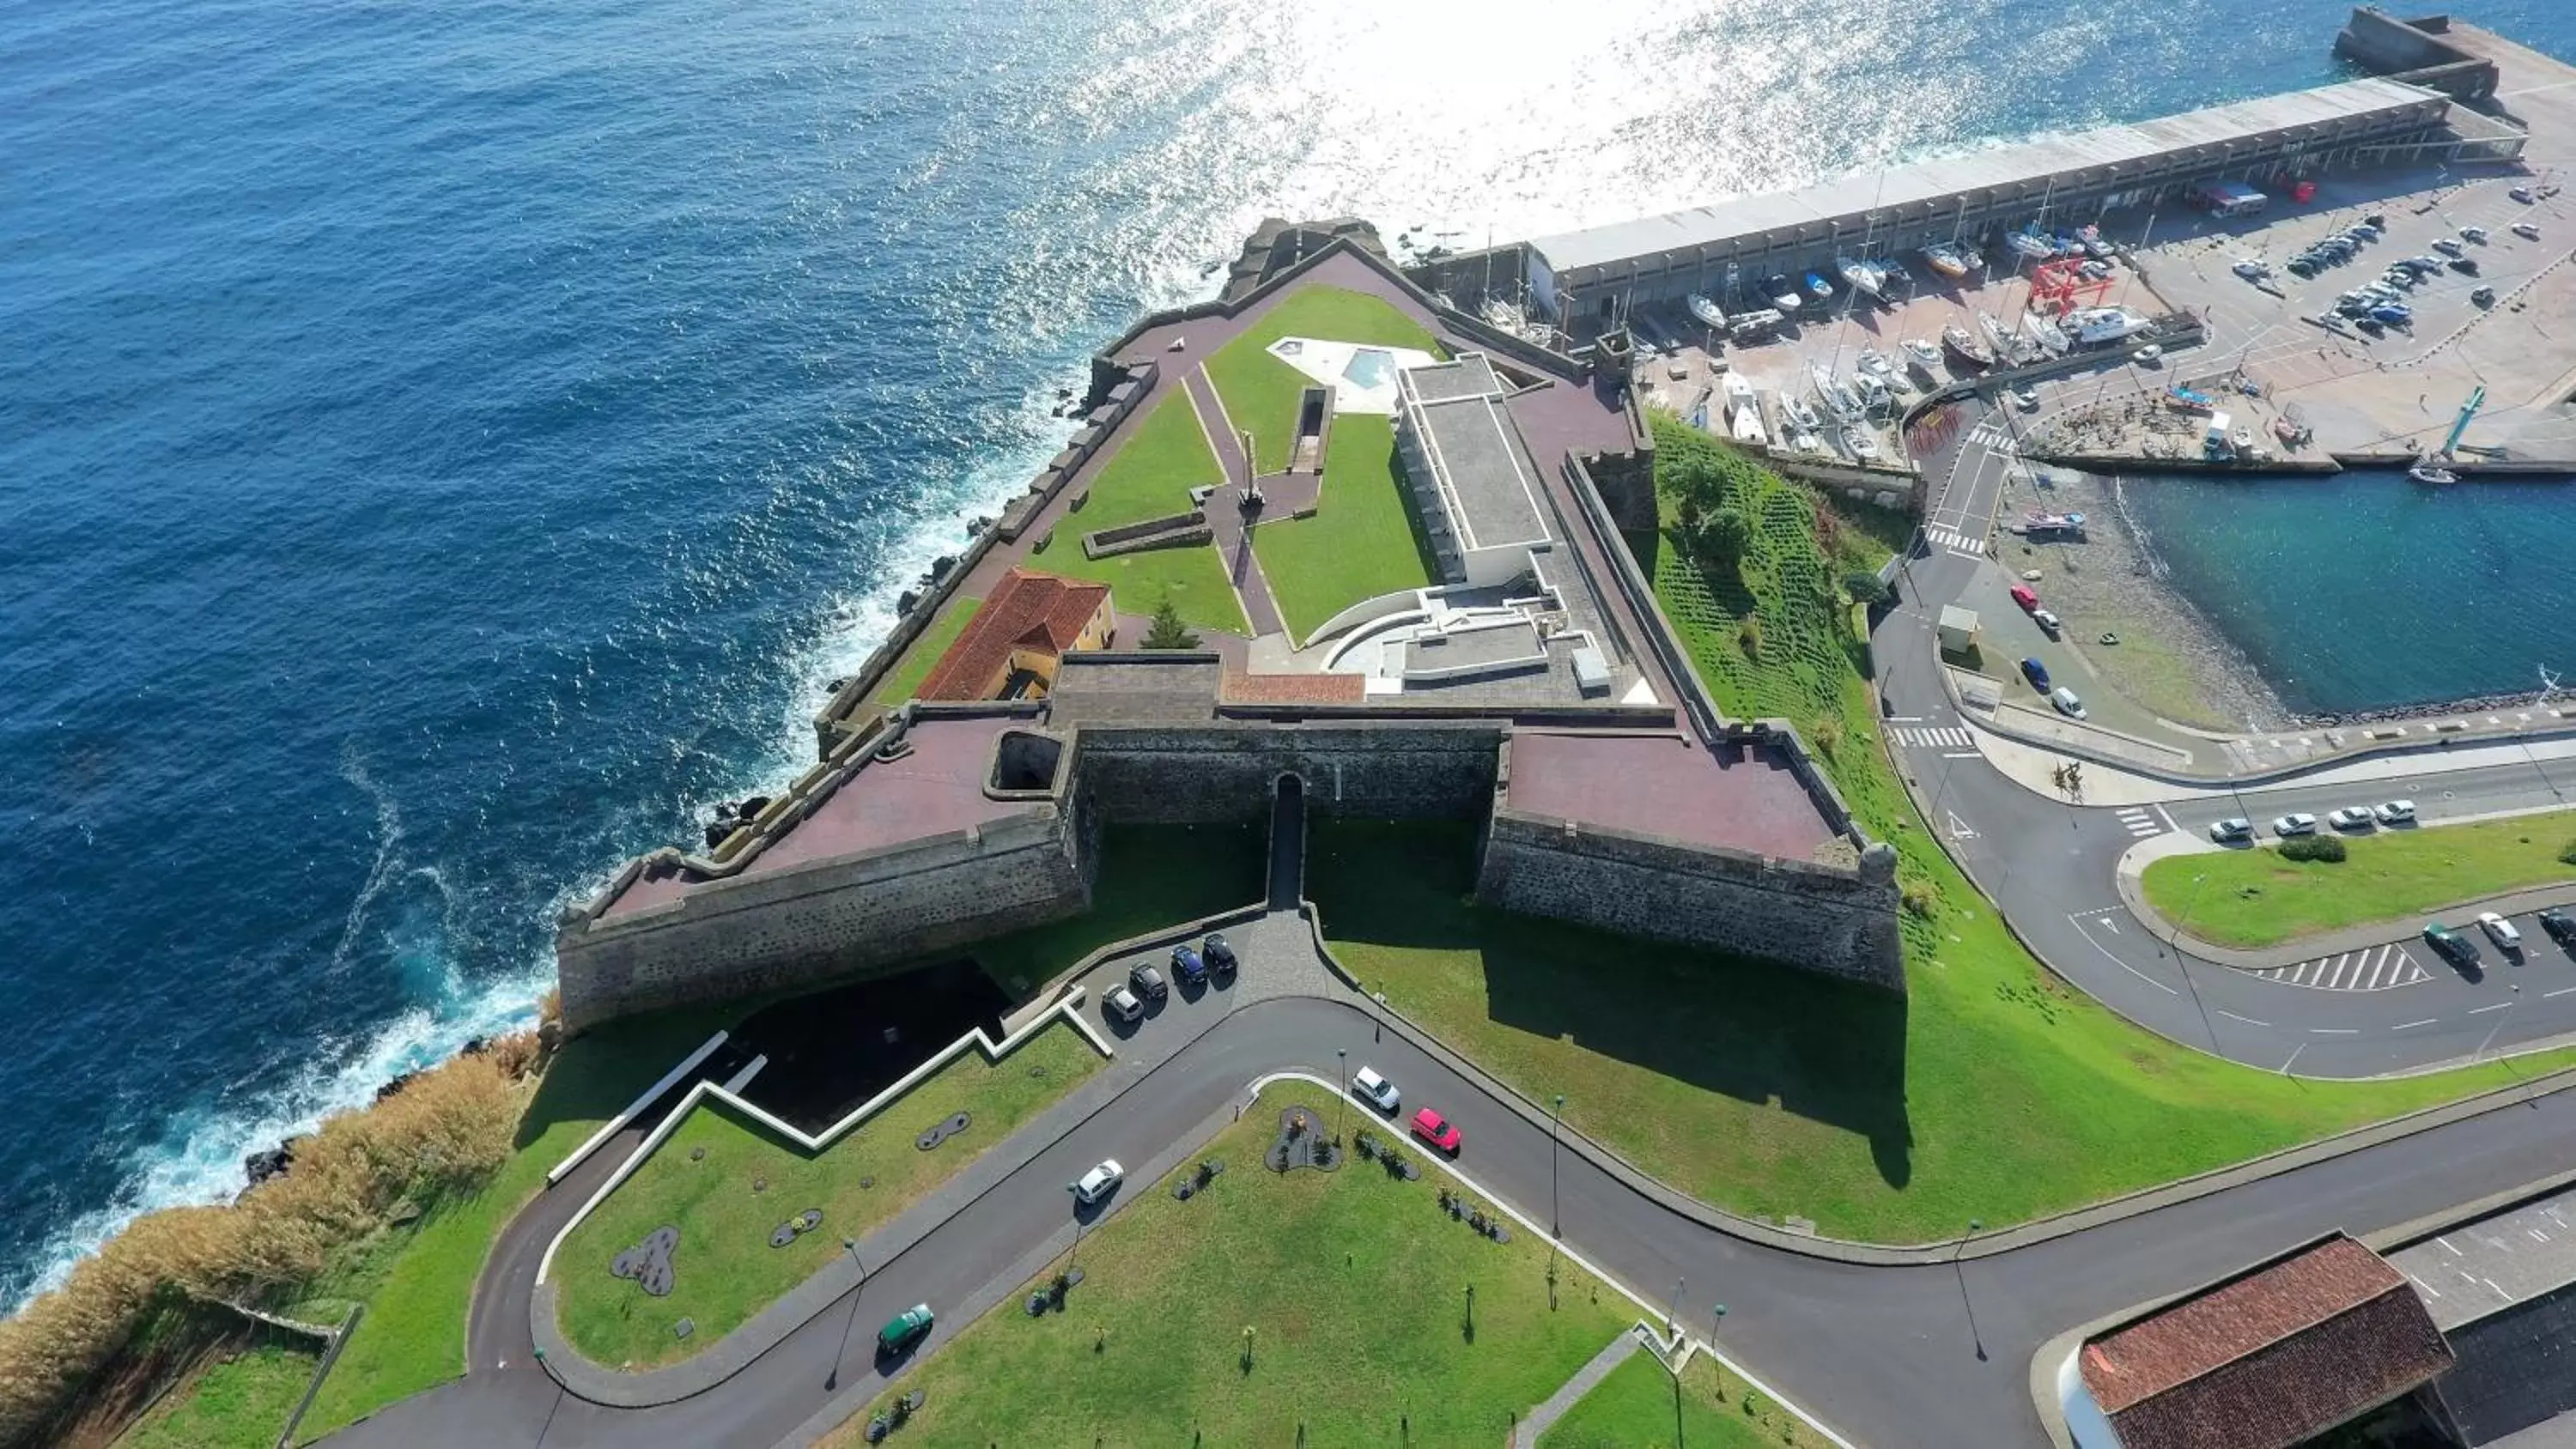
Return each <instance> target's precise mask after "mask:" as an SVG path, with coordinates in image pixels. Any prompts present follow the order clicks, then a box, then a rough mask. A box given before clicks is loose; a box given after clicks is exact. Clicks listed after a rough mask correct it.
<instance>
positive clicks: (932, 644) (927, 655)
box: [869, 594, 984, 709]
mask: <svg viewBox="0 0 2576 1449" xmlns="http://www.w3.org/2000/svg"><path fill="white" fill-rule="evenodd" d="M983 607H984V601H983V600H982V599H970V598H967V597H966V596H965V595H963V594H960V595H959V596H957V597H956V598H953V599H950V600H949V601H948V607H947V608H945V609H942V610H940V611H939V617H938V618H936V619H933V620H931V621H930V627H929V628H926V629H924V630H922V631H921V634H920V636H919V637H918V638H916V639H914V640H913V641H912V647H911V648H909V649H907V650H905V651H904V655H903V661H902V662H901V663H899V664H897V665H896V666H895V667H894V668H893V669H892V670H890V671H888V672H887V674H886V677H885V680H884V682H883V683H881V684H879V685H878V686H877V692H876V693H875V694H873V695H870V696H869V699H870V700H871V701H872V702H874V703H877V704H882V705H885V706H886V707H888V708H889V709H891V708H892V707H894V706H895V705H898V704H901V703H903V702H904V701H905V700H908V699H910V698H912V692H913V691H914V690H916V689H919V688H921V682H922V681H923V680H925V679H928V678H929V677H930V670H931V666H933V665H935V664H937V663H938V662H939V656H940V655H942V654H945V653H947V652H948V646H949V645H951V644H954V643H956V642H957V636H958V635H960V634H963V633H965V632H966V626H967V625H968V624H970V623H972V622H974V618H975V611H976V610H978V609H981V608H983Z"/></svg>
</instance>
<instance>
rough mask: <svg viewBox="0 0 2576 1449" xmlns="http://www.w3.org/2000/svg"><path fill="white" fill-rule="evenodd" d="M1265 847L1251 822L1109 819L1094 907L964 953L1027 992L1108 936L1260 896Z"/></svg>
mask: <svg viewBox="0 0 2576 1449" xmlns="http://www.w3.org/2000/svg"><path fill="white" fill-rule="evenodd" d="M1269 847H1270V841H1269V837H1268V835H1267V834H1266V833H1265V832H1264V831H1263V829H1262V828H1261V827H1260V826H1257V825H1113V826H1111V827H1110V828H1109V829H1108V830H1106V831H1104V832H1102V834H1101V844H1100V875H1099V879H1098V880H1097V881H1095V882H1094V883H1093V884H1092V887H1091V909H1090V910H1088V911H1085V912H1084V913H1082V914H1081V915H1079V916H1075V917H1074V918H1073V919H1071V920H1068V921H1057V922H1055V923H1054V924H1052V925H1046V926H1033V927H1031V928H1029V929H1028V930H1025V931H1019V932H1015V933H1013V934H1011V935H1008V936H1003V937H1000V938H998V939H996V940H991V941H986V942H983V943H981V944H979V945H977V946H975V947H974V948H973V949H972V950H971V952H970V953H969V954H971V955H973V956H974V958H975V959H976V961H977V962H979V963H981V964H982V966H983V967H984V972H985V974H986V975H988V976H991V977H992V978H993V979H994V980H995V981H997V982H999V983H1001V985H1002V986H1003V988H1004V989H1006V990H1008V991H1010V992H1011V993H1012V994H1013V995H1022V996H1024V995H1026V994H1028V993H1029V992H1032V991H1035V990H1036V989H1038V987H1040V986H1041V985H1043V984H1045V983H1046V982H1047V981H1048V980H1050V979H1052V978H1053V977H1054V976H1055V975H1056V974H1057V973H1059V972H1062V971H1064V970H1065V969H1066V968H1068V967H1070V966H1072V965H1073V964H1074V963H1075V962H1077V961H1080V960H1081V959H1082V958H1083V957H1085V956H1088V955H1090V954H1091V953H1092V952H1094V951H1097V950H1099V949H1100V948H1101V947H1103V946H1106V945H1109V944H1110V943H1112V942H1115V941H1124V940H1126V939H1128V938H1129V937H1131V936H1141V935H1144V934H1145V933H1146V932H1148V931H1154V930H1160V929H1161V928H1163V927H1165V926H1175V925H1178V924H1180V923H1181V922H1183V921H1195V920H1197V919H1198V918H1200V917H1201V916H1213V915H1215V914H1217V913H1218V912H1220V911H1230V910H1233V909H1234V908H1235V907H1237V906H1248V905H1251V904H1252V903H1253V902H1255V901H1258V900H1260V899H1261V898H1262V893H1263V892H1264V891H1265V890H1267V889H1268V883H1269V877H1268V875H1267V874H1266V872H1267V870H1268V868H1269Z"/></svg>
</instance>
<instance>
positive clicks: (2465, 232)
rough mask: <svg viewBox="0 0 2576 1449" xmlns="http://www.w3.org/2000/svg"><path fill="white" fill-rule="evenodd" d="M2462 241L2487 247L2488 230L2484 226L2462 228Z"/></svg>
mask: <svg viewBox="0 0 2576 1449" xmlns="http://www.w3.org/2000/svg"><path fill="white" fill-rule="evenodd" d="M2460 239H2461V240H2462V241H2471V242H2476V243H2477V244H2478V245H2479V246H2485V245H2486V244H2487V229H2486V228H2485V227H2482V226H2464V227H2461V228H2460Z"/></svg>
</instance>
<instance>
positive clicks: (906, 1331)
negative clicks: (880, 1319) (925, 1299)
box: [877, 1303, 930, 1355]
mask: <svg viewBox="0 0 2576 1449" xmlns="http://www.w3.org/2000/svg"><path fill="white" fill-rule="evenodd" d="M929 1336H930V1305H929V1304H927V1303H916V1304H914V1305H912V1306H911V1307H910V1308H907V1309H905V1310H904V1311H902V1312H901V1313H898V1314H896V1315H895V1316H894V1317H893V1318H891V1319H889V1320H887V1322H886V1326H885V1327H883V1328H880V1329H878V1330H877V1352H879V1353H882V1354H888V1355H892V1354H898V1353H901V1352H903V1351H904V1350H905V1349H908V1348H910V1347H912V1346H913V1345H914V1344H916V1343H919V1342H921V1341H922V1340H923V1339H925V1338H927V1337H929Z"/></svg>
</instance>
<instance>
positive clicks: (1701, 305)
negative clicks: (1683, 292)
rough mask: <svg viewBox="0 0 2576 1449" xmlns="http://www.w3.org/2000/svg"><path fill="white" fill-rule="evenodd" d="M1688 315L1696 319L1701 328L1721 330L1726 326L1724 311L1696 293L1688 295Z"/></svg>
mask: <svg viewBox="0 0 2576 1449" xmlns="http://www.w3.org/2000/svg"><path fill="white" fill-rule="evenodd" d="M1690 314H1691V315H1692V316H1694V317H1697V318H1698V319H1699V321H1700V325H1701V326H1703V327H1720V328H1722V327H1724V326H1725V325H1726V310H1725V309H1724V308H1722V307H1720V306H1718V305H1717V304H1716V303H1715V302H1712V301H1710V300H1709V299H1708V298H1706V297H1704V296H1701V295H1700V294H1699V293H1697V292H1693V293H1691V294H1690Z"/></svg>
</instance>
